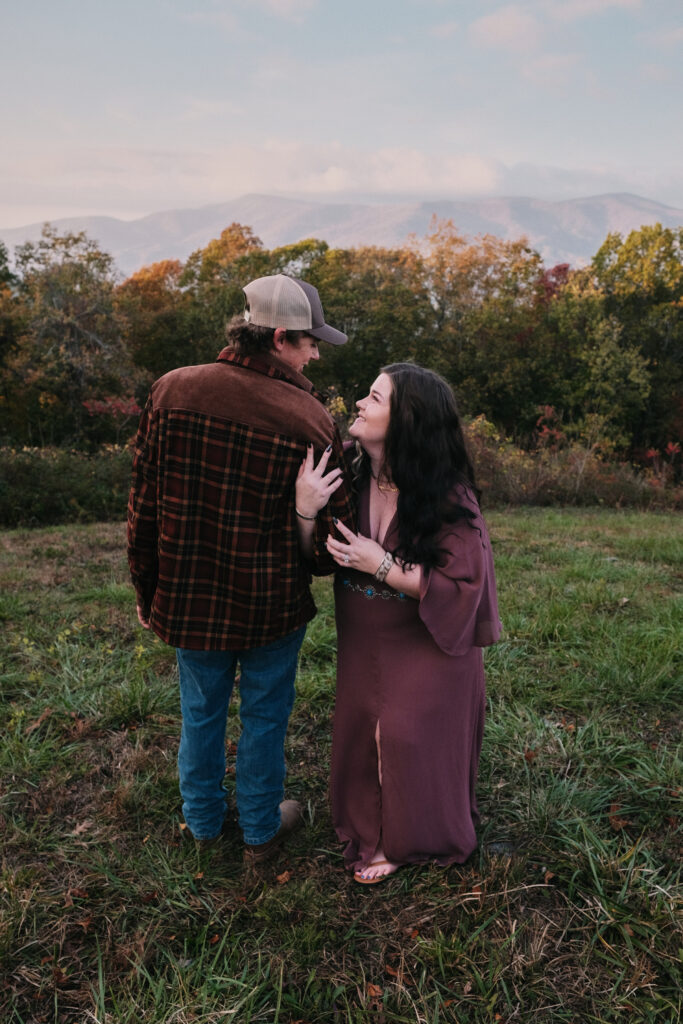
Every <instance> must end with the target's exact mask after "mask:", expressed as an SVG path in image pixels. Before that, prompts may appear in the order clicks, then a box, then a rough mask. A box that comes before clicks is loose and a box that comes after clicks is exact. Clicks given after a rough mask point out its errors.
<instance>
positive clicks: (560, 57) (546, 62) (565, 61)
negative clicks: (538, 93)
mask: <svg viewBox="0 0 683 1024" xmlns="http://www.w3.org/2000/svg"><path fill="white" fill-rule="evenodd" d="M580 64H581V57H580V56H579V54H578V53H547V54H545V55H543V56H540V57H535V58H534V59H532V60H529V61H527V62H526V63H525V65H524V67H523V68H522V75H523V76H524V78H526V79H528V80H529V81H530V82H535V83H537V84H538V85H543V86H544V88H546V89H553V90H556V89H566V88H567V87H568V86H569V85H571V84H572V82H573V78H574V72H575V71H576V69H577V68H578V67H579V66H580Z"/></svg>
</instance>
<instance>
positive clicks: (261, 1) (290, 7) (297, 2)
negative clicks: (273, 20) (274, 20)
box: [252, 0, 317, 21]
mask: <svg viewBox="0 0 683 1024" xmlns="http://www.w3.org/2000/svg"><path fill="white" fill-rule="evenodd" d="M252 3H255V5H256V6H259V7H265V8H266V10H268V11H270V12H271V14H274V15H275V16H276V17H278V18H285V19H286V20H288V21H301V20H302V19H303V18H304V16H305V15H306V14H308V12H309V11H312V10H313V8H314V7H315V6H316V4H317V0H252Z"/></svg>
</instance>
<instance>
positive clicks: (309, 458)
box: [128, 274, 500, 884]
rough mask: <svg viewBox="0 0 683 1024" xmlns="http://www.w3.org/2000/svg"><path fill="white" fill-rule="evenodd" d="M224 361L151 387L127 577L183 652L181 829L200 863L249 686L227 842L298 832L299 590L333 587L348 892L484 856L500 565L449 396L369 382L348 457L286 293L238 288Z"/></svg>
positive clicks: (306, 323) (337, 805) (339, 825)
mask: <svg viewBox="0 0 683 1024" xmlns="http://www.w3.org/2000/svg"><path fill="white" fill-rule="evenodd" d="M244 293H245V298H246V308H245V312H244V315H243V316H241V317H236V318H234V319H233V320H232V321H231V323H230V324H229V325H228V332H227V340H228V346H227V347H226V348H225V349H224V350H223V351H222V352H221V353H220V354H219V356H218V358H217V360H216V362H215V363H212V364H208V365H201V366H192V367H182V368H180V369H177V370H173V371H171V372H170V373H168V374H166V375H165V376H163V377H162V378H160V380H158V381H157V382H156V383H155V384H154V385H153V387H152V389H151V392H150V395H149V398H148V401H147V404H146V406H145V410H144V412H143V415H142V418H141V422H140V427H139V430H138V435H137V440H136V447H135V457H134V469H133V485H132V488H131V494H130V500H129V508H128V558H129V565H130V569H131V575H132V579H133V583H134V586H135V590H136V596H137V610H138V618H139V621H140V624H141V625H142V626H143V627H144V628H148V629H149V628H151V629H152V630H153V631H154V632H155V633H156V634H157V635H158V636H159V637H160V638H161V639H162V640H164V641H165V642H166V643H168V644H170V645H172V646H173V647H175V648H176V656H177V662H178V670H179V679H180V698H181V712H182V729H181V739H180V747H179V752H178V767H179V776H180V790H181V795H182V798H183V813H184V816H185V821H186V823H187V829H186V831H187V832H190V833H191V835H192V836H193V837H194V839H195V841H196V842H197V844H198V845H199V846H200V848H203V847H207V846H211V845H213V844H214V843H216V842H218V841H219V840H220V839H221V837H222V835H223V830H224V828H225V825H226V819H225V812H226V793H225V790H224V788H223V781H224V776H225V730H226V722H227V714H228V705H229V702H230V697H231V693H232V689H233V686H234V681H235V672H236V669H237V667H238V665H239V668H240V681H239V692H240V720H241V727H242V728H241V735H240V739H239V743H238V748H237V759H236V772H235V778H236V803H237V812H238V821H239V825H240V828H241V830H242V835H243V839H244V854H245V859H246V860H247V861H248V862H252V863H259V862H261V861H264V860H267V859H268V858H269V857H271V856H272V855H273V854H274V853H275V852H276V851H277V849H278V847H279V846H280V844H281V843H282V842H283V841H284V840H285V839H286V837H287V835H289V834H290V833H291V832H292V831H293V829H295V828H296V827H298V826H299V825H300V824H301V823H302V809H301V806H300V804H298V803H297V802H296V801H294V800H286V799H284V779H285V757H284V741H285V734H286V729H287V723H288V720H289V715H290V712H291V709H292V706H293V702H294V680H295V675H296V666H297V659H298V653H299V649H300V647H301V643H302V640H303V637H304V633H305V628H306V624H307V622H308V621H310V619H311V618H312V617H313V616H314V614H315V605H314V603H313V599H312V596H311V592H310V579H311V573H313V574H318V575H324V574H328V573H330V572H333V571H334V573H335V584H334V587H335V602H336V619H337V638H338V664H337V697H336V709H335V716H334V729H333V742H332V766H331V804H332V818H333V824H334V827H335V830H336V832H337V835H338V837H339V839H340V841H341V842H342V843H343V844H344V858H345V862H346V865H347V867H349V868H350V869H351V870H352V871H353V877H354V878H355V880H356V881H357V882H359V883H361V884H375V883H377V882H379V881H382V880H383V879H385V878H387V877H388V876H389V875H391V874H393V873H394V872H395V871H396V870H397V869H398V868H399V867H401V866H402V865H405V864H412V863H425V862H429V861H436V863H438V864H442V865H448V864H451V863H462V862H463V861H465V860H466V859H467V857H468V856H469V855H470V854H471V853H472V852H473V850H474V849H475V848H476V836H475V824H476V822H477V818H478V814H477V805H476V799H475V782H476V775H477V766H478V760H479V752H480V748H481V740H482V732H483V724H484V699H485V698H484V673H483V660H482V650H481V648H482V647H484V646H486V645H488V644H491V643H493V642H495V640H496V639H497V638H498V635H499V631H500V626H499V622H498V613H497V604H496V591H495V579H494V571H493V560H492V556H491V548H490V543H489V538H488V534H487V530H486V526H485V523H484V521H483V519H482V517H481V514H480V512H479V507H478V504H477V489H476V485H475V480H474V473H473V470H472V466H471V463H470V460H469V458H468V455H467V451H466V447H465V442H464V438H463V433H462V427H461V423H460V419H459V416H458V412H457V408H456V404H455V401H454V398H453V395H452V392H451V390H450V388H449V386H448V385H447V384H446V382H445V381H443V380H442V379H441V378H440V377H439V376H437V375H436V374H434V373H432V372H431V371H430V370H426V369H423V368H421V367H418V366H415V365H412V364H408V363H399V364H393V365H391V366H387V367H385V368H384V369H382V370H381V372H380V373H379V375H378V377H377V379H376V380H375V381H374V383H373V384H372V386H371V388H370V391H369V394H368V395H367V397H365V398H363V399H361V400H360V401H359V402H358V403H357V405H358V414H357V417H356V419H355V420H354V421H353V423H352V425H351V427H350V430H349V433H350V435H351V438H352V440H351V441H350V442H347V444H345V445H342V442H341V440H340V437H339V434H338V431H337V429H336V427H335V425H334V423H333V421H332V419H331V417H330V416H329V414H328V412H327V410H326V409H325V407H324V405H323V404H322V401H321V400H320V396H318V395H317V394H316V392H315V390H314V389H313V386H312V385H311V383H310V382H309V381H308V380H307V378H306V377H305V376H304V375H303V370H304V368H305V366H306V365H307V364H308V362H309V361H310V360H311V359H317V358H318V357H319V351H318V344H319V342H320V341H324V342H327V343H329V344H332V345H341V344H344V343H345V342H346V340H347V338H346V335H344V334H343V333H342V332H340V331H338V330H335V329H334V328H333V327H330V326H329V325H328V324H326V323H325V319H324V314H323V309H322V305H321V302H320V298H319V296H318V293H317V290H316V289H315V288H314V287H313V286H312V285H310V284H308V283H307V282H304V281H301V280H297V279H294V278H291V277H287V276H285V275H282V274H278V275H274V276H271V277H264V278H259V279H258V280H256V281H252V282H251V283H250V284H248V285H246V286H245V288H244Z"/></svg>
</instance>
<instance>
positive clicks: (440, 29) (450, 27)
mask: <svg viewBox="0 0 683 1024" xmlns="http://www.w3.org/2000/svg"><path fill="white" fill-rule="evenodd" d="M459 28H460V25H459V23H458V22H457V21H443V22H441V24H439V25H432V27H431V28H430V30H429V34H430V36H435V37H436V38H437V39H448V38H450V36H453V35H455V33H456V32H457V31H458V29H459Z"/></svg>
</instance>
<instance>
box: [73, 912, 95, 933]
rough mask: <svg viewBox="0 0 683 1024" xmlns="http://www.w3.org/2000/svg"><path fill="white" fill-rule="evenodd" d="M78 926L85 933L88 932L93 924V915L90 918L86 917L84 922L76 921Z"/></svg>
mask: <svg viewBox="0 0 683 1024" xmlns="http://www.w3.org/2000/svg"><path fill="white" fill-rule="evenodd" d="M76 924H79V925H80V926H81V928H82V929H83V931H84V932H87V931H88V929H89V928H90V925H91V924H92V914H91V915H90V917H84V918H83V920H82V921H76Z"/></svg>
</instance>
